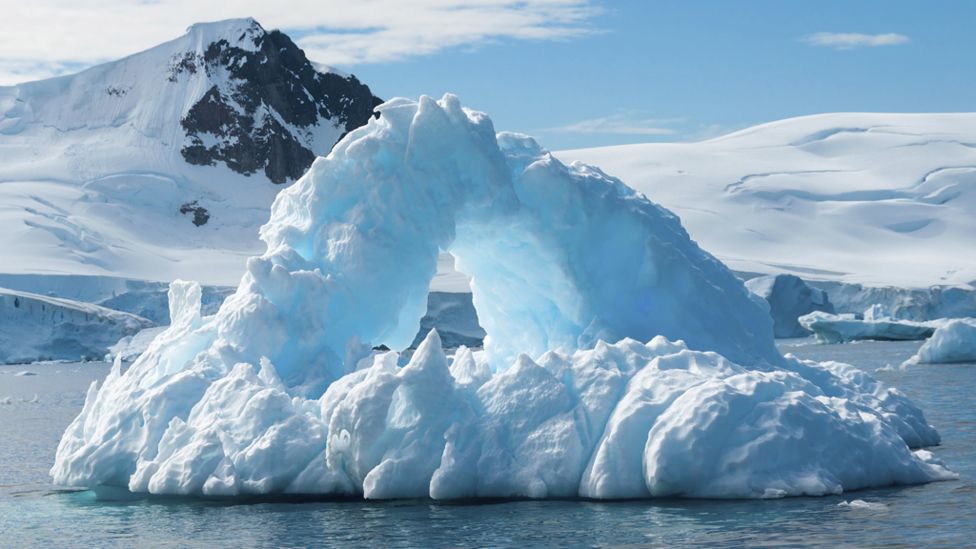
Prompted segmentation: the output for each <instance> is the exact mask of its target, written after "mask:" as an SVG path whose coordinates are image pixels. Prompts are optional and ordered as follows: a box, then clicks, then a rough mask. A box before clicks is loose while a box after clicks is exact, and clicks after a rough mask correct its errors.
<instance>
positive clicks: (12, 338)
mask: <svg viewBox="0 0 976 549" xmlns="http://www.w3.org/2000/svg"><path fill="white" fill-rule="evenodd" d="M151 326H153V323H152V322H151V321H150V320H148V319H146V318H143V317H141V316H138V315H134V314H130V313H125V312H121V311H116V310H112V309H108V308H106V307H100V306H98V305H93V304H91V303H84V302H81V301H76V300H72V299H64V298H57V297H50V296H45V295H40V294H35V293H31V292H21V291H16V290H10V289H7V288H0V342H2V343H0V364H23V363H29V362H37V361H41V360H99V359H101V358H102V357H103V356H104V355H105V353H106V352H107V351H108V349H109V347H110V346H112V345H114V344H116V342H118V341H119V339H120V338H126V337H129V336H132V335H134V334H136V333H137V332H139V331H140V330H143V329H147V328H149V327H151Z"/></svg>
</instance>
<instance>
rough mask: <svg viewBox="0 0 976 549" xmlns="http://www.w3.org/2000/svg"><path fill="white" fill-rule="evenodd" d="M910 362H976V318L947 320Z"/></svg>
mask: <svg viewBox="0 0 976 549" xmlns="http://www.w3.org/2000/svg"><path fill="white" fill-rule="evenodd" d="M908 362H909V363H916V364H917V363H947V362H976V318H956V319H952V320H948V321H946V322H945V323H944V324H943V325H941V326H939V327H938V328H937V329H936V330H935V333H934V334H932V337H930V338H929V340H928V341H926V342H925V343H924V344H923V345H922V347H921V348H920V349H919V350H918V353H916V354H915V356H914V357H912V358H911V359H909V360H908Z"/></svg>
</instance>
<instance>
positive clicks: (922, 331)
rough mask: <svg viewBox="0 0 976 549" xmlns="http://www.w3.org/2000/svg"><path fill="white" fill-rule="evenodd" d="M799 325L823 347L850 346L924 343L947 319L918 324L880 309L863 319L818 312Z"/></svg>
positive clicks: (858, 316)
mask: <svg viewBox="0 0 976 549" xmlns="http://www.w3.org/2000/svg"><path fill="white" fill-rule="evenodd" d="M797 321H798V322H799V323H800V325H802V326H803V327H804V328H806V329H807V330H809V331H811V332H813V334H814V335H815V336H816V337H817V341H820V342H821V343H847V342H849V341H860V340H865V339H871V340H877V341H912V340H921V339H926V338H928V337H930V336H931V335H932V334H933V333H934V332H935V329H936V328H938V327H939V326H941V325H942V324H943V323H945V320H944V319H940V320H929V321H922V322H918V321H914V320H901V319H896V318H892V317H891V316H889V315H887V314H886V313H885V311H884V309H882V308H881V307H880V306H877V305H875V306H873V307H871V308H869V309H868V310H867V311H865V312H864V314H863V315H857V314H855V313H843V314H831V313H827V312H823V311H815V312H812V313H809V314H806V315H803V316H801V317H800V318H798V319H797Z"/></svg>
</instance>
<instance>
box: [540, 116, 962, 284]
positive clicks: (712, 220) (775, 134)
mask: <svg viewBox="0 0 976 549" xmlns="http://www.w3.org/2000/svg"><path fill="white" fill-rule="evenodd" d="M556 154H557V156H558V157H559V158H560V159H562V160H564V161H572V160H581V161H583V162H586V163H589V164H594V165H597V166H600V167H601V168H602V169H603V170H604V171H606V172H607V173H609V174H611V175H614V176H617V177H620V178H622V179H624V180H625V181H627V183H628V184H629V185H631V186H633V187H635V188H636V189H638V190H639V191H642V192H644V193H645V194H647V195H648V196H650V197H652V198H653V199H654V200H655V201H658V202H660V203H661V204H662V205H664V206H665V207H667V208H669V209H671V210H672V211H674V212H675V213H676V214H678V216H679V217H680V218H681V221H682V223H683V224H684V225H685V227H687V229H688V232H689V233H691V236H692V238H694V239H695V240H697V241H698V242H699V243H700V244H701V245H702V246H704V247H705V248H706V249H708V250H710V251H711V252H712V253H714V254H715V255H716V256H718V257H719V258H720V259H722V260H723V261H724V262H725V263H726V264H728V265H729V266H730V267H731V268H732V269H734V270H736V271H743V272H752V273H763V274H778V273H791V274H795V275H798V276H801V277H802V278H804V279H814V280H816V279H820V280H839V281H844V282H856V283H863V284H866V285H871V286H884V285H894V286H902V287H927V286H930V285H934V284H968V283H970V282H973V281H976V255H974V253H973V250H974V246H976V113H961V114H881V113H877V114H875V113H839V114H822V115H815V116H806V117H801V118H793V119H788V120H782V121H778V122H772V123H769V124H763V125H761V126H756V127H753V128H749V129H746V130H742V131H739V132H736V133H733V134H730V135H726V136H724V137H720V138H717V139H712V140H708V141H703V142H698V143H660V144H658V143H655V144H640V145H626V146H616V147H600V148H593V149H580V150H571V151H562V152H559V153H556Z"/></svg>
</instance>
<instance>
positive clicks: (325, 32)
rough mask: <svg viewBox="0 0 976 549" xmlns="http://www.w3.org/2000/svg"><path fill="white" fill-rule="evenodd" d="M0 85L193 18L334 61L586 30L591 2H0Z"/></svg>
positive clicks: (149, 39) (130, 48)
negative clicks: (275, 33)
mask: <svg viewBox="0 0 976 549" xmlns="http://www.w3.org/2000/svg"><path fill="white" fill-rule="evenodd" d="M0 13H3V23H4V24H3V32H0V83H12V82H17V81H23V80H25V79H27V78H31V77H40V76H49V75H52V74H59V73H62V72H64V71H65V70H66V67H71V68H77V67H80V66H86V65H91V64H94V63H98V62H102V61H107V60H111V59H116V58H118V57H122V56H124V55H127V54H130V53H134V52H136V51H140V50H143V49H146V48H150V47H152V46H154V45H156V44H158V43H160V42H164V41H166V40H170V39H173V38H176V37H177V36H179V35H180V34H182V33H183V32H184V31H185V29H186V27H188V26H189V25H190V24H192V23H196V22H201V21H216V20H220V19H229V18H237V17H254V18H255V19H257V20H258V21H259V22H260V23H261V24H262V25H263V26H264V27H265V28H267V29H272V28H280V29H282V30H283V31H285V32H287V33H289V35H292V36H293V38H295V39H296V42H297V43H298V45H299V46H301V47H302V48H303V49H305V50H306V52H307V53H308V56H309V58H311V59H314V60H315V61H318V62H322V63H325V64H330V65H337V66H339V67H348V66H352V65H357V64H362V63H375V62H383V61H395V60H398V59H403V58H408V57H414V56H420V55H429V54H431V53H435V52H438V51H441V50H443V49H445V48H451V47H458V46H468V47H470V46H478V45H481V44H485V43H488V42H491V41H497V40H506V39H507V40H560V39H569V38H574V37H579V36H582V35H585V34H588V33H591V32H593V29H592V27H591V26H590V21H591V20H592V19H593V18H594V17H595V16H596V15H598V14H599V13H600V9H599V8H598V7H597V6H595V5H594V3H593V0H412V1H411V2H409V3H408V2H405V1H403V0H354V1H351V0H278V1H275V2H269V1H268V0H238V1H229V0H221V1H209V0H208V1H204V2H201V1H199V0H155V1H147V0H86V1H84V2H78V1H77V0H32V1H30V2H24V1H22V0H0Z"/></svg>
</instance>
